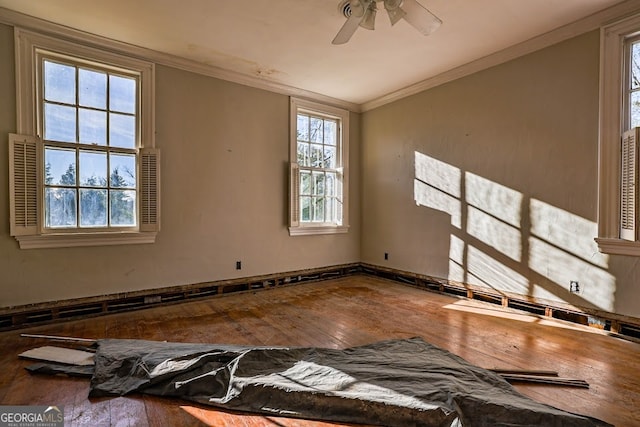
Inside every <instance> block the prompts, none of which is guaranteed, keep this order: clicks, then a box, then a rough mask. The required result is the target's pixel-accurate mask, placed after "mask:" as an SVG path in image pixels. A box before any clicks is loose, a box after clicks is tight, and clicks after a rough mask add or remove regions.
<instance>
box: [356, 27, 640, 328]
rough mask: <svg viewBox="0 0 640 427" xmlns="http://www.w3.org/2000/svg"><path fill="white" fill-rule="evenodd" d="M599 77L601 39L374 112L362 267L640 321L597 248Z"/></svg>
mask: <svg viewBox="0 0 640 427" xmlns="http://www.w3.org/2000/svg"><path fill="white" fill-rule="evenodd" d="M598 69H599V33H598V32H597V31H594V32H590V33H588V34H584V35H581V36H579V37H576V38H574V39H571V40H568V41H566V42H563V43H560V44H557V45H554V46H552V47H549V48H546V49H543V50H541V51H538V52H535V53H533V54H529V55H527V56H524V57H521V58H519V59H516V60H513V61H510V62H508V63H505V64H502V65H499V66H496V67H493V68H491V69H487V70H484V71H482V72H478V73H476V74H473V75H471V76H468V77H465V78H462V79H459V80H457V81H454V82H451V83H448V84H445V85H442V86H439V87H436V88H434V89H431V90H428V91H425V92H423V93H420V94H417V95H414V96H411V97H408V98H405V99H403V100H400V101H397V102H395V103H393V104H389V105H386V106H383V107H380V108H378V109H375V110H372V111H369V112H366V113H364V114H363V118H362V168H363V169H362V173H363V187H362V201H363V202H362V209H363V212H364V213H365V215H364V217H363V228H362V258H363V261H365V262H369V263H373V264H378V265H384V266H389V267H392V268H397V269H402V270H408V271H412V272H416V273H421V274H427V275H432V276H436V277H440V278H449V279H453V280H459V281H464V282H468V283H474V284H479V285H482V286H487V287H492V288H495V289H498V290H503V291H509V292H515V293H518V294H525V295H532V296H536V297H538V298H545V299H551V300H556V301H566V302H570V303H573V304H576V305H580V306H584V307H591V308H598V309H603V310H606V311H611V312H618V313H622V314H627V315H633V316H640V303H639V302H638V301H640V288H638V285H637V283H638V276H639V274H640V268H638V267H637V266H636V265H637V260H636V259H635V258H627V257H607V256H604V255H602V254H600V253H599V252H598V250H597V247H596V245H595V243H594V242H593V238H594V237H595V235H596V220H597V218H596V212H597V173H598V172H597V159H598V152H597V150H598V145H597V144H598ZM385 252H388V253H389V260H388V261H385V260H384V253H385ZM572 280H575V281H578V282H579V284H580V287H581V292H580V293H579V294H570V293H569V292H568V289H569V284H570V282H571V281H572Z"/></svg>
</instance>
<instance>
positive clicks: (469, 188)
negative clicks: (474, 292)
mask: <svg viewBox="0 0 640 427" xmlns="http://www.w3.org/2000/svg"><path fill="white" fill-rule="evenodd" d="M414 199H415V202H416V204H417V205H419V206H424V207H428V208H431V209H435V210H437V211H442V212H446V213H447V214H449V216H450V218H451V227H450V230H451V233H450V242H449V273H448V276H449V277H448V279H449V280H453V281H457V282H462V283H467V284H473V285H478V286H484V287H490V288H492V289H494V290H496V291H498V292H502V293H507V292H509V293H515V294H519V295H528V296H531V297H536V298H540V299H546V300H552V301H561V302H566V303H569V304H574V305H576V306H580V307H588V308H595V309H601V310H606V311H614V302H615V290H616V280H615V277H614V276H613V275H612V274H610V273H609V272H608V271H607V270H608V266H609V265H608V264H609V257H608V256H607V255H605V254H602V253H600V252H599V251H598V248H597V245H596V243H595V241H594V240H593V238H594V237H595V236H596V235H597V224H596V223H594V222H592V221H589V220H587V219H585V218H582V217H580V216H578V215H575V214H573V213H571V212H567V211H566V210H563V209H561V208H559V207H557V206H553V205H551V204H549V203H546V202H545V201H543V200H539V199H536V198H532V197H529V196H527V195H525V194H523V193H521V192H519V191H516V190H514V189H512V188H509V187H506V186H504V185H502V184H499V183H496V182H493V181H491V180H489V179H487V178H484V177H482V176H479V175H477V174H474V173H471V172H468V171H463V170H461V169H460V168H458V167H455V166H453V165H450V164H448V163H445V162H442V161H440V160H438V159H435V158H433V157H430V156H428V155H425V154H423V153H420V152H417V151H416V152H415V178H414ZM572 282H577V283H572Z"/></svg>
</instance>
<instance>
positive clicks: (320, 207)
mask: <svg viewBox="0 0 640 427" xmlns="http://www.w3.org/2000/svg"><path fill="white" fill-rule="evenodd" d="M314 202H315V206H314V211H313V220H314V221H316V222H324V197H314Z"/></svg>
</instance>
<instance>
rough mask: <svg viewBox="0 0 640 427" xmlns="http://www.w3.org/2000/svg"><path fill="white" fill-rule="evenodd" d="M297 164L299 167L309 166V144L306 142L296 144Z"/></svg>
mask: <svg viewBox="0 0 640 427" xmlns="http://www.w3.org/2000/svg"><path fill="white" fill-rule="evenodd" d="M298 164H299V165H300V166H306V167H309V166H311V160H310V159H309V144H307V143H306V142H298Z"/></svg>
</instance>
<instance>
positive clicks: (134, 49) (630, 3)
mask: <svg viewBox="0 0 640 427" xmlns="http://www.w3.org/2000/svg"><path fill="white" fill-rule="evenodd" d="M639 10H640V7H639V6H638V2H637V0H627V1H625V2H622V3H619V4H617V5H614V6H612V7H610V8H607V9H605V10H602V11H600V12H596V13H594V14H592V15H589V16H587V17H585V18H583V19H580V20H578V21H575V22H573V23H571V24H568V25H565V26H563V27H560V28H557V29H555V30H552V31H549V32H547V33H545V34H542V35H540V36H537V37H534V38H532V39H529V40H527V41H525V42H522V43H519V44H517V45H514V46H511V47H508V48H506V49H503V50H501V51H498V52H495V53H493V54H490V55H488V56H485V57H483V58H480V59H478V60H475V61H472V62H469V63H467V64H463V65H461V66H459V67H457V68H454V69H452V70H448V71H445V72H443V73H441V74H439V75H437V76H434V77H431V78H428V79H425V80H423V81H421V82H419V83H416V84H413V85H411V86H408V87H406V88H403V89H400V90H397V91H394V92H391V93H388V94H386V95H384V96H381V97H379V98H376V99H373V100H370V101H367V102H365V103H362V104H357V103H354V102H349V101H345V100H342V99H338V98H334V97H330V96H326V95H322V94H319V93H316V92H311V91H307V90H304V89H300V88H296V87H293V86H289V85H285V84H282V83H277V82H274V81H269V80H266V79H265V78H264V77H255V76H253V75H248V74H241V73H238V72H235V71H230V70H226V69H223V68H220V67H216V66H212V65H207V64H202V63H200V62H197V61H193V60H190V59H186V58H181V57H178V56H175V55H171V54H168V53H163V52H158V51H155V50H152V49H147V48H143V47H139V46H135V45H131V44H128V43H123V42H119V41H116V40H111V39H108V38H106V37H101V36H98V35H95V34H91V33H86V32H84V31H80V30H76V29H73V28H69V27H64V26H61V25H58V24H54V23H52V22H49V21H46V20H43V19H39V18H35V17H32V16H28V15H24V14H21V13H19V12H15V11H13V10H9V9H6V8H2V7H0V23H4V24H8V25H14V26H19V27H24V28H28V29H33V30H35V31H38V32H41V33H45V34H51V35H55V36H56V37H60V38H66V39H68V40H73V41H78V42H83V43H84V44H88V45H92V46H96V47H100V48H101V49H105V50H111V51H118V52H121V53H127V54H128V55H130V56H133V57H137V58H140V59H145V60H149V61H153V62H155V63H157V64H161V65H166V66H169V67H174V68H178V69H181V70H185V71H190V72H194V73H198V74H202V75H205V76H209V77H214V78H218V79H221V80H226V81H230V82H234V83H238V84H242V85H245V86H250V87H255V88H258V89H264V90H268V91H271V92H275V93H279V94H283V95H289V96H296V97H301V98H308V99H313V100H316V101H318V102H322V103H324V104H327V105H334V106H336V107H340V108H345V109H348V110H350V111H354V112H356V113H361V112H365V111H369V110H372V109H374V108H378V107H380V106H382V105H385V104H389V103H391V102H394V101H397V100H400V99H402V98H405V97H407V96H411V95H414V94H416V93H419V92H422V91H425V90H427V89H431V88H434V87H436V86H439V85H442V84H444V83H447V82H450V81H453V80H456V79H459V78H461V77H465V76H468V75H470V74H473V73H476V72H478V71H482V70H484V69H487V68H490V67H493V66H496V65H499V64H502V63H504V62H507V61H510V60H512V59H515V58H518V57H520V56H523V55H526V54H528V53H531V52H534V51H536V50H540V49H543V48H545V47H548V46H551V45H553V44H556V43H559V42H561V41H564V40H567V39H570V38H572V37H575V36H577V35H580V34H583V33H585V32H587V31H592V30H595V29H597V28H599V27H600V26H602V25H605V24H607V23H609V22H610V21H612V20H614V19H617V18H620V17H623V16H625V15H629V14H632V13H634V12H637V11H639Z"/></svg>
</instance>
